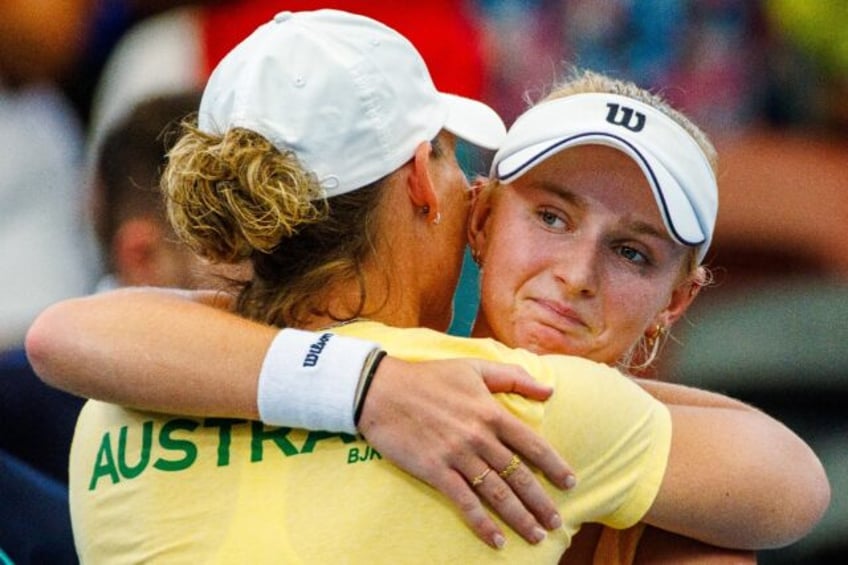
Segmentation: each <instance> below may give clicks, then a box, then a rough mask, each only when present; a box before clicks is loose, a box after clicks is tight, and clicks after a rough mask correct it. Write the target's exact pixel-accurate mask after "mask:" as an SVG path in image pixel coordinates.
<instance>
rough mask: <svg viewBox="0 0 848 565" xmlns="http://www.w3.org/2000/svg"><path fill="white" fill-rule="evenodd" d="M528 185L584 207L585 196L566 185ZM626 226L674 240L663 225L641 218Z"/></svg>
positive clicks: (545, 183) (653, 235)
mask: <svg viewBox="0 0 848 565" xmlns="http://www.w3.org/2000/svg"><path fill="white" fill-rule="evenodd" d="M530 186H531V187H532V188H536V189H538V190H543V191H545V192H548V193H550V194H553V195H554V196H557V197H559V198H562V199H563V200H565V201H567V202H569V203H571V204H573V205H575V206H578V207H581V208H585V206H586V199H585V198H583V197H582V196H580V195H579V194H576V193H574V192H572V191H570V190H568V189H567V188H566V187H564V186H562V185H561V184H558V183H554V182H550V181H538V182H533V183H531V184H530ZM627 228H628V229H630V230H632V231H633V232H635V233H637V234H640V235H647V236H650V237H655V238H657V239H661V240H664V241H668V242H671V243H674V240H673V239H672V238H671V236H670V235H669V234H668V232H667V230H666V229H665V227H664V226H663V228H662V229H657V228H656V227H655V226H654V225H652V224H649V223H648V222H643V221H641V220H634V221H631V222H628V223H627Z"/></svg>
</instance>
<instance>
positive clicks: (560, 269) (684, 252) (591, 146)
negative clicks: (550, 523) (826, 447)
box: [469, 72, 754, 563]
mask: <svg viewBox="0 0 848 565" xmlns="http://www.w3.org/2000/svg"><path fill="white" fill-rule="evenodd" d="M715 162H716V155H715V150H714V149H713V147H712V145H711V144H710V142H709V140H708V139H707V138H706V136H705V135H704V133H703V132H702V131H701V130H700V129H699V128H697V126H695V125H694V124H693V123H692V122H691V121H690V120H688V119H687V118H686V117H685V116H683V115H682V114H680V113H679V112H677V111H675V110H674V109H672V108H670V107H669V106H668V105H667V104H666V103H665V102H664V101H663V100H662V99H661V98H659V97H658V96H655V95H652V94H651V93H649V92H647V91H645V90H643V89H640V88H638V87H636V86H635V85H633V84H631V83H625V82H621V81H617V80H613V79H610V78H608V77H606V76H603V75H600V74H596V73H592V72H584V73H575V75H574V76H573V77H572V78H571V80H569V81H567V82H565V83H564V84H563V85H561V86H560V87H559V88H557V89H555V90H554V91H553V92H552V93H551V94H550V95H549V96H548V97H546V98H545V99H544V100H543V101H541V102H540V103H538V104H537V105H535V106H533V107H532V108H530V109H528V110H527V111H526V112H525V113H524V114H523V115H522V116H521V117H519V118H518V120H516V122H515V123H514V124H513V126H512V127H511V128H510V131H509V134H508V136H507V140H506V142H505V143H504V145H503V146H502V148H501V149H500V150H499V151H498V153H497V155H496V156H495V159H494V163H493V166H492V171H491V179H489V180H487V181H482V182H481V183H480V184H481V185H482V186H480V187H478V190H479V191H480V192H479V195H478V197H477V200H476V202H475V204H474V207H473V210H472V214H471V221H470V224H469V241H470V244H471V248H472V254H473V256H474V257H475V259H476V260H477V262H478V264H479V265H480V267H481V275H480V283H481V308H480V313H479V315H478V319H477V323H476V325H475V328H474V335H476V336H480V337H486V336H497V338H498V339H500V340H501V341H503V342H505V343H509V344H512V345H518V346H521V347H525V348H527V349H530V350H531V351H534V352H536V353H540V354H548V353H558V354H569V355H580V356H582V357H587V358H589V359H593V360H595V361H599V362H602V363H606V364H608V365H613V366H617V367H619V368H620V369H622V370H623V371H625V372H635V371H640V370H642V369H645V368H647V366H648V365H650V363H651V362H652V361H653V359H654V357H655V356H656V354H657V352H658V350H659V348H660V346H661V344H662V342H663V339H664V338H665V336H667V335H668V333H669V330H670V327H671V326H672V324H673V323H674V322H675V321H676V320H677V319H679V318H680V317H681V316H682V315H683V314H684V312H685V311H686V309H687V308H688V306H689V305H690V304H691V302H692V300H693V299H694V298H695V296H696V295H697V294H698V292H699V291H700V289H701V288H702V286H703V285H704V284H706V282H707V281H708V279H709V275H708V272H707V270H706V269H705V267H704V266H703V265H702V261H703V259H704V256H705V255H706V253H707V250H708V248H709V244H710V240H711V239H712V233H713V227H714V225H715V219H716V212H717V204H718V193H717V187H716V181H715V175H714V167H715ZM641 384H642V385H643V386H645V387H646V388H647V389H648V390H650V391H652V392H653V393H654V394H657V395H658V396H660V397H661V398H662V397H663V396H662V394H663V392H662V391H663V388H662V385H661V383H650V382H646V381H641ZM665 398H668V397H665ZM715 399H716V400H719V397H716V398H715ZM753 478H754V477H753V476H752V479H753ZM693 500H694V499H693ZM599 535H600V543H599V542H598V539H599V538H598V536H599ZM637 547H638V549H639V551H638V553H637ZM593 556H594V560H595V562H596V563H628V562H632V561H633V560H634V559H636V560H637V562H640V561H641V562H644V561H647V562H650V561H651V560H654V559H658V558H659V557H662V558H663V559H665V560H667V561H668V562H675V563H684V562H690V561H694V562H703V561H704V560H705V559H709V560H710V562H724V561H723V560H725V559H726V560H728V561H730V562H733V563H739V562H753V561H754V556H753V554H752V553H746V552H738V551H732V550H728V549H723V548H718V547H714V546H709V545H707V544H702V543H699V542H697V541H695V540H692V539H686V538H682V537H680V536H675V535H673V534H669V533H668V532H664V531H662V530H659V529H656V528H648V529H647V530H645V529H644V524H643V525H642V526H639V527H635V528H631V529H628V530H623V531H618V530H612V529H604V530H603V533H602V534H601V530H600V529H599V528H597V527H584V528H583V529H582V530H581V533H580V534H579V535H578V536H577V538H576V540H575V545H574V546H573V548H572V549H570V550H569V552H568V553H566V560H565V562H567V563H580V562H587V561H590V560H591V559H592V558H593Z"/></svg>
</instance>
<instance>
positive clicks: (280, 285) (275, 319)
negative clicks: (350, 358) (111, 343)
mask: <svg viewBox="0 0 848 565" xmlns="http://www.w3.org/2000/svg"><path fill="white" fill-rule="evenodd" d="M381 185H382V181H377V182H376V183H373V184H372V185H370V186H368V187H363V188H360V189H358V190H355V191H352V192H349V193H347V194H344V195H341V196H336V197H334V198H332V200H327V199H326V198H325V197H324V196H323V191H322V189H321V186H320V184H319V182H318V180H317V178H316V177H315V175H314V174H313V173H312V172H310V171H309V170H307V169H306V168H305V167H304V166H303V165H302V163H301V162H300V161H299V160H298V158H297V156H296V155H295V154H294V153H293V152H291V151H279V150H278V149H277V148H275V147H274V146H273V145H272V144H271V143H270V142H269V141H268V140H266V139H265V138H264V137H262V136H261V135H259V134H257V133H255V132H253V131H250V130H247V129H242V128H234V129H231V130H229V131H227V132H226V133H224V134H223V135H212V134H208V133H205V132H202V131H200V130H199V129H197V127H196V126H195V124H194V123H193V122H190V123H185V124H184V125H183V135H182V137H181V138H180V140H179V141H178V142H177V143H176V144H175V146H174V147H173V149H172V150H171V151H170V153H169V158H168V164H167V167H166V169H165V171H164V173H163V176H162V191H163V194H164V196H165V199H166V208H167V212H168V217H169V219H170V221H171V224H172V226H173V227H174V230H175V232H176V234H177V235H178V236H179V237H180V239H182V240H183V241H184V242H185V243H186V244H187V245H188V246H189V247H191V248H192V249H193V250H194V251H195V252H196V253H198V254H199V255H201V256H202V257H204V258H206V259H208V260H210V261H211V262H214V263H239V262H242V261H244V260H248V261H250V263H251V265H252V267H253V278H252V280H250V281H248V282H247V283H243V287H242V288H241V291H240V293H239V298H238V301H237V306H236V308H237V311H238V312H239V313H240V314H242V315H244V316H246V317H249V318H251V319H255V320H259V321H262V322H265V323H269V324H273V325H276V326H280V327H284V326H292V325H300V324H301V323H303V322H304V321H305V320H306V319H307V318H308V317H309V316H311V315H314V314H324V315H331V313H329V312H327V306H326V304H325V303H324V301H323V300H324V299H323V297H324V296H325V293H324V292H323V291H326V289H327V287H328V285H329V284H330V283H331V282H334V281H337V280H340V279H343V280H357V281H359V285H360V299H361V302H360V305H359V308H360V310H361V309H362V307H363V305H364V303H365V287H364V281H363V280H362V269H363V265H364V262H365V261H366V259H367V258H368V257H370V255H371V253H372V252H373V250H374V245H373V241H374V230H375V223H376V221H375V213H376V209H377V204H378V202H379V199H380V196H381V194H382V191H381V190H380V187H381ZM355 315H359V313H356V314H355ZM331 317H332V315H331Z"/></svg>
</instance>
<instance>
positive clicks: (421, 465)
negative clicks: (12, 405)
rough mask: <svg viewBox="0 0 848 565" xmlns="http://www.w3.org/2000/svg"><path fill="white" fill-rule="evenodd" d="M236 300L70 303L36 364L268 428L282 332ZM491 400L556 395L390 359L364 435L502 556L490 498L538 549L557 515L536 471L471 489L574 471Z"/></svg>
mask: <svg viewBox="0 0 848 565" xmlns="http://www.w3.org/2000/svg"><path fill="white" fill-rule="evenodd" d="M230 302H231V301H230V298H229V297H228V296H227V295H224V294H221V293H211V292H195V293H189V292H181V291H173V290H157V289H123V290H119V291H114V292H112V293H107V294H101V295H96V296H91V297H86V298H78V299H72V300H67V301H64V302H60V303H58V304H56V305H54V306H52V307H50V308H48V309H47V310H45V311H44V312H43V313H42V314H41V315H40V316H39V318H38V319H37V320H36V321H35V323H34V324H33V325H32V327H31V328H30V331H29V334H28V336H27V343H26V347H27V354H28V355H29V358H30V361H31V363H32V365H33V367H34V369H35V370H36V372H37V373H38V374H39V376H40V377H41V378H42V379H43V380H44V381H45V382H47V383H48V384H50V385H52V386H54V387H57V388H60V389H63V390H66V391H68V392H71V393H73V394H77V395H79V396H84V397H87V398H96V399H99V400H104V401H107V402H112V403H115V404H120V405H123V406H129V407H135V408H142V409H146V410H154V411H160V412H169V413H181V414H191V415H204V416H222V417H235V418H250V419H258V418H259V412H258V407H257V388H258V385H257V383H258V375H259V373H260V368H261V365H262V361H263V358H264V356H265V353H266V351H267V350H268V347H269V345H270V344H271V342H272V340H273V339H274V337H275V335H276V334H277V332H278V329H277V328H272V327H267V326H263V325H261V324H257V323H253V322H250V321H248V320H245V319H243V318H240V317H238V316H236V315H234V314H232V313H229V312H226V311H224V310H222V308H223V309H226V308H228V307H229V306H230ZM209 306H216V307H217V308H210V307H209ZM176 375H179V378H175V376H176ZM386 375H390V377H387V376H386ZM490 391H491V392H508V391H515V392H519V393H522V394H524V395H526V396H528V397H530V398H537V399H544V398H546V397H547V396H549V395H550V393H551V390H550V389H548V388H547V387H542V386H540V385H538V384H537V383H536V382H535V381H534V380H532V379H531V378H530V377H529V376H528V375H527V374H526V373H525V372H524V371H523V370H520V369H518V368H516V367H510V366H503V365H495V364H491V363H483V362H477V361H470V360H469V361H458V360H453V361H451V360H448V361H433V362H428V363H406V362H403V361H400V360H397V359H392V358H387V359H386V360H385V361H384V362H383V363H382V364H381V365H380V366H379V368H378V371H377V374H376V376H375V379H374V382H373V385H372V387H371V391H370V393H369V394H368V396H367V397H366V398H367V402H366V403H365V406H364V410H363V414H362V419H361V421H360V431H361V432H362V433H363V435H364V436H365V437H366V438H367V439H368V441H369V442H370V443H371V444H372V445H373V446H374V447H375V448H376V449H377V450H379V451H380V452H381V453H382V454H383V455H384V456H385V457H387V458H388V459H389V460H391V461H393V462H395V463H396V464H397V465H398V466H399V467H401V468H402V469H405V470H406V471H407V472H410V473H411V474H413V475H414V476H416V477H418V478H420V479H422V480H424V481H425V482H427V483H429V484H431V485H433V486H434V487H436V488H437V489H438V490H440V491H441V492H443V493H444V494H445V495H447V496H448V497H449V498H450V499H451V500H453V501H454V503H455V504H457V505H458V506H459V508H460V510H461V511H462V514H463V516H464V517H465V519H466V521H467V522H468V524H469V525H470V526H471V527H472V529H473V530H474V531H475V532H476V533H477V535H478V536H480V537H481V539H483V540H484V541H486V542H487V543H489V544H492V545H499V544H500V543H501V540H503V533H502V532H501V530H500V528H499V527H498V526H497V524H496V523H495V522H494V520H492V518H491V516H489V514H488V512H487V511H486V510H485V508H484V507H483V505H482V503H481V498H482V499H483V500H485V501H487V502H489V503H490V504H491V506H492V508H494V509H495V511H496V512H498V513H499V514H500V515H501V516H502V517H503V519H504V520H505V521H506V523H507V524H509V525H510V526H511V527H513V528H514V529H515V530H516V531H517V532H518V533H520V534H521V535H522V536H523V537H525V539H527V540H530V541H538V540H539V539H540V537H541V535H540V534H542V533H543V529H542V527H557V525H558V522H557V520H558V515H557V514H556V508H555V506H554V504H553V501H552V499H551V498H550V497H549V496H548V495H547V494H546V493H545V491H544V490H543V488H542V487H541V485H540V484H539V482H538V480H537V479H536V478H535V477H534V476H533V475H532V473H530V472H529V470H527V468H526V467H525V466H522V467H521V468H520V469H519V471H518V472H516V473H515V474H514V475H512V477H511V478H510V481H509V483H507V482H505V481H502V480H501V479H500V478H497V479H495V477H494V476H493V477H492V479H493V480H487V481H486V484H485V489H480V490H479V491H474V490H472V489H471V487H470V486H469V484H468V481H469V480H470V479H471V478H472V477H474V476H476V475H478V474H479V473H480V472H481V471H482V470H484V469H486V468H487V467H489V466H491V467H495V468H502V467H503V466H504V465H505V463H504V462H506V461H508V460H509V458H510V457H511V454H512V453H513V452H515V453H517V454H518V455H520V456H521V457H522V458H523V459H524V460H525V461H527V463H528V464H530V465H533V466H536V467H538V468H539V469H541V470H542V471H543V472H544V473H545V474H546V475H547V476H548V477H549V478H550V479H551V480H552V481H553V482H554V483H555V484H558V485H565V484H566V479H567V478H568V477H569V476H570V469H569V468H568V466H567V465H566V464H565V462H564V461H563V460H562V458H561V457H560V456H559V455H558V454H557V453H556V452H555V451H553V450H552V449H551V448H550V447H549V446H548V445H547V444H546V443H545V442H543V441H542V439H541V438H540V437H539V436H538V435H537V434H536V433H534V432H533V431H532V430H531V429H530V428H529V427H528V426H527V425H526V424H525V423H523V422H521V421H520V420H519V419H517V418H515V417H514V416H512V415H511V414H509V413H508V412H507V411H506V410H505V409H504V408H503V407H502V406H501V405H500V403H498V402H497V401H495V400H494V399H493V398H492V396H491V394H490ZM445 399H450V402H446V401H445ZM447 406H450V409H448V410H446V409H445V408H446V407H447ZM478 495H479V496H478Z"/></svg>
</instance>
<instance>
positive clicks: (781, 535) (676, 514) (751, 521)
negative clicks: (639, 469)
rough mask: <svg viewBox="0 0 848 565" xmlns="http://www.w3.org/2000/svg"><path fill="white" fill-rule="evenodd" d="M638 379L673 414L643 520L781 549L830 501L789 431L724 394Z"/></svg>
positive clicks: (708, 537) (742, 545) (722, 541)
mask: <svg viewBox="0 0 848 565" xmlns="http://www.w3.org/2000/svg"><path fill="white" fill-rule="evenodd" d="M639 384H640V385H641V386H642V387H643V388H645V389H646V390H647V391H648V392H650V393H651V394H652V395H654V396H655V397H656V398H658V399H659V400H661V401H663V402H664V403H665V404H666V405H668V407H669V410H670V411H671V416H672V446H671V454H670V457H669V463H668V468H667V470H666V474H665V478H664V480H663V484H662V487H661V488H660V492H659V494H658V496H657V498H656V501H655V502H654V504H653V506H652V508H651V510H650V511H649V513H648V515H647V516H646V517H645V518H644V521H645V522H647V523H648V524H651V525H653V526H656V527H658V528H661V529H664V530H668V531H672V532H676V533H678V534H682V535H685V536H689V537H692V538H695V539H698V540H701V541H704V542H706V543H710V544H714V545H718V546H724V547H735V548H739V549H765V548H773V547H780V546H784V545H787V544H790V543H792V542H794V541H796V540H797V539H799V538H801V537H802V536H804V535H805V534H806V533H808V532H809V531H810V530H811V529H812V528H813V527H814V526H815V525H816V524H817V523H818V521H819V520H820V519H821V517H822V515H823V514H824V512H825V510H826V509H827V506H828V504H829V501H830V486H829V484H828V480H827V476H826V475H825V472H824V468H823V467H822V465H821V462H820V461H819V460H818V458H817V457H816V455H815V453H813V451H812V450H811V449H810V447H809V446H808V445H807V444H806V443H805V442H804V441H803V440H802V439H801V438H799V437H798V436H797V435H796V434H795V433H793V432H792V431H791V430H790V429H789V428H787V427H786V426H784V425H783V424H781V423H780V422H778V421H777V420H775V419H774V418H772V417H770V416H768V415H767V414H765V413H763V412H761V411H759V410H756V409H755V408H752V407H750V406H748V405H746V404H744V403H742V402H739V401H737V400H733V399H731V398H728V397H726V396H722V395H719V394H715V393H711V392H707V391H703V390H698V389H693V388H689V387H684V386H681V385H672V384H668V383H661V382H656V381H639Z"/></svg>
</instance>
